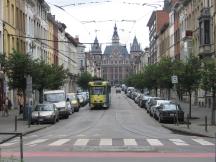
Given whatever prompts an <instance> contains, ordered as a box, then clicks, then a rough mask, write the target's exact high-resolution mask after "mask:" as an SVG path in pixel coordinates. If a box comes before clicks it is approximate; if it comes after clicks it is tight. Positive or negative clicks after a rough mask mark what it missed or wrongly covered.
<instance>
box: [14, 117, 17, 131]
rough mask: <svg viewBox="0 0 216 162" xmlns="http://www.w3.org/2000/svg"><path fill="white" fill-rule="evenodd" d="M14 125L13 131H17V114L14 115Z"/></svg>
mask: <svg viewBox="0 0 216 162" xmlns="http://www.w3.org/2000/svg"><path fill="white" fill-rule="evenodd" d="M14 126H15V127H14V128H15V129H14V131H15V132H16V131H17V116H16V115H15V125H14Z"/></svg>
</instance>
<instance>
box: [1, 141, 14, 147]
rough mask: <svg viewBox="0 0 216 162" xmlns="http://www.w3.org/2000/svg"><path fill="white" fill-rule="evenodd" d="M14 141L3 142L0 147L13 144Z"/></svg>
mask: <svg viewBox="0 0 216 162" xmlns="http://www.w3.org/2000/svg"><path fill="white" fill-rule="evenodd" d="M15 143H16V142H8V143H3V144H0V147H7V146H11V145H13V144H15Z"/></svg>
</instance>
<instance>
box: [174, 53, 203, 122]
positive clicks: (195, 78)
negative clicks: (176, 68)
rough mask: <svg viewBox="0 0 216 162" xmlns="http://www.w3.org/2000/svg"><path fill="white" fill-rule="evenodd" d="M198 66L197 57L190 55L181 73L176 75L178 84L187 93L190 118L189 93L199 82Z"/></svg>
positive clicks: (190, 93)
mask: <svg viewBox="0 0 216 162" xmlns="http://www.w3.org/2000/svg"><path fill="white" fill-rule="evenodd" d="M200 67H201V62H200V60H199V58H198V57H195V56H193V55H191V56H190V57H189V58H188V59H187V61H186V63H185V64H184V65H183V73H182V75H181V76H178V80H179V83H178V84H180V86H181V87H182V89H183V90H184V91H185V92H188V94H189V118H191V95H192V92H193V91H194V90H196V89H197V88H198V86H199V83H200V77H201V73H200Z"/></svg>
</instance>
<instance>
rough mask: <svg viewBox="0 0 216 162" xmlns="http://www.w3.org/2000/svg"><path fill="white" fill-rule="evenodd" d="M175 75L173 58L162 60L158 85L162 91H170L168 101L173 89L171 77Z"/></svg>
mask: <svg viewBox="0 0 216 162" xmlns="http://www.w3.org/2000/svg"><path fill="white" fill-rule="evenodd" d="M173 74H174V70H173V62H172V60H171V58H168V57H165V58H162V59H161V60H160V62H159V63H158V85H159V87H160V89H167V90H168V99H170V89H171V88H172V87H173V84H172V82H171V76H172V75H173Z"/></svg>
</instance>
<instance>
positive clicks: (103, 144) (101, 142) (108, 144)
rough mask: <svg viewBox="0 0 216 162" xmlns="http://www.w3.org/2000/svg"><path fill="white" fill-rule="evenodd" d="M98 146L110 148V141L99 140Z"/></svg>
mask: <svg viewBox="0 0 216 162" xmlns="http://www.w3.org/2000/svg"><path fill="white" fill-rule="evenodd" d="M99 145H100V146H112V139H101V140H100V144H99Z"/></svg>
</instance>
